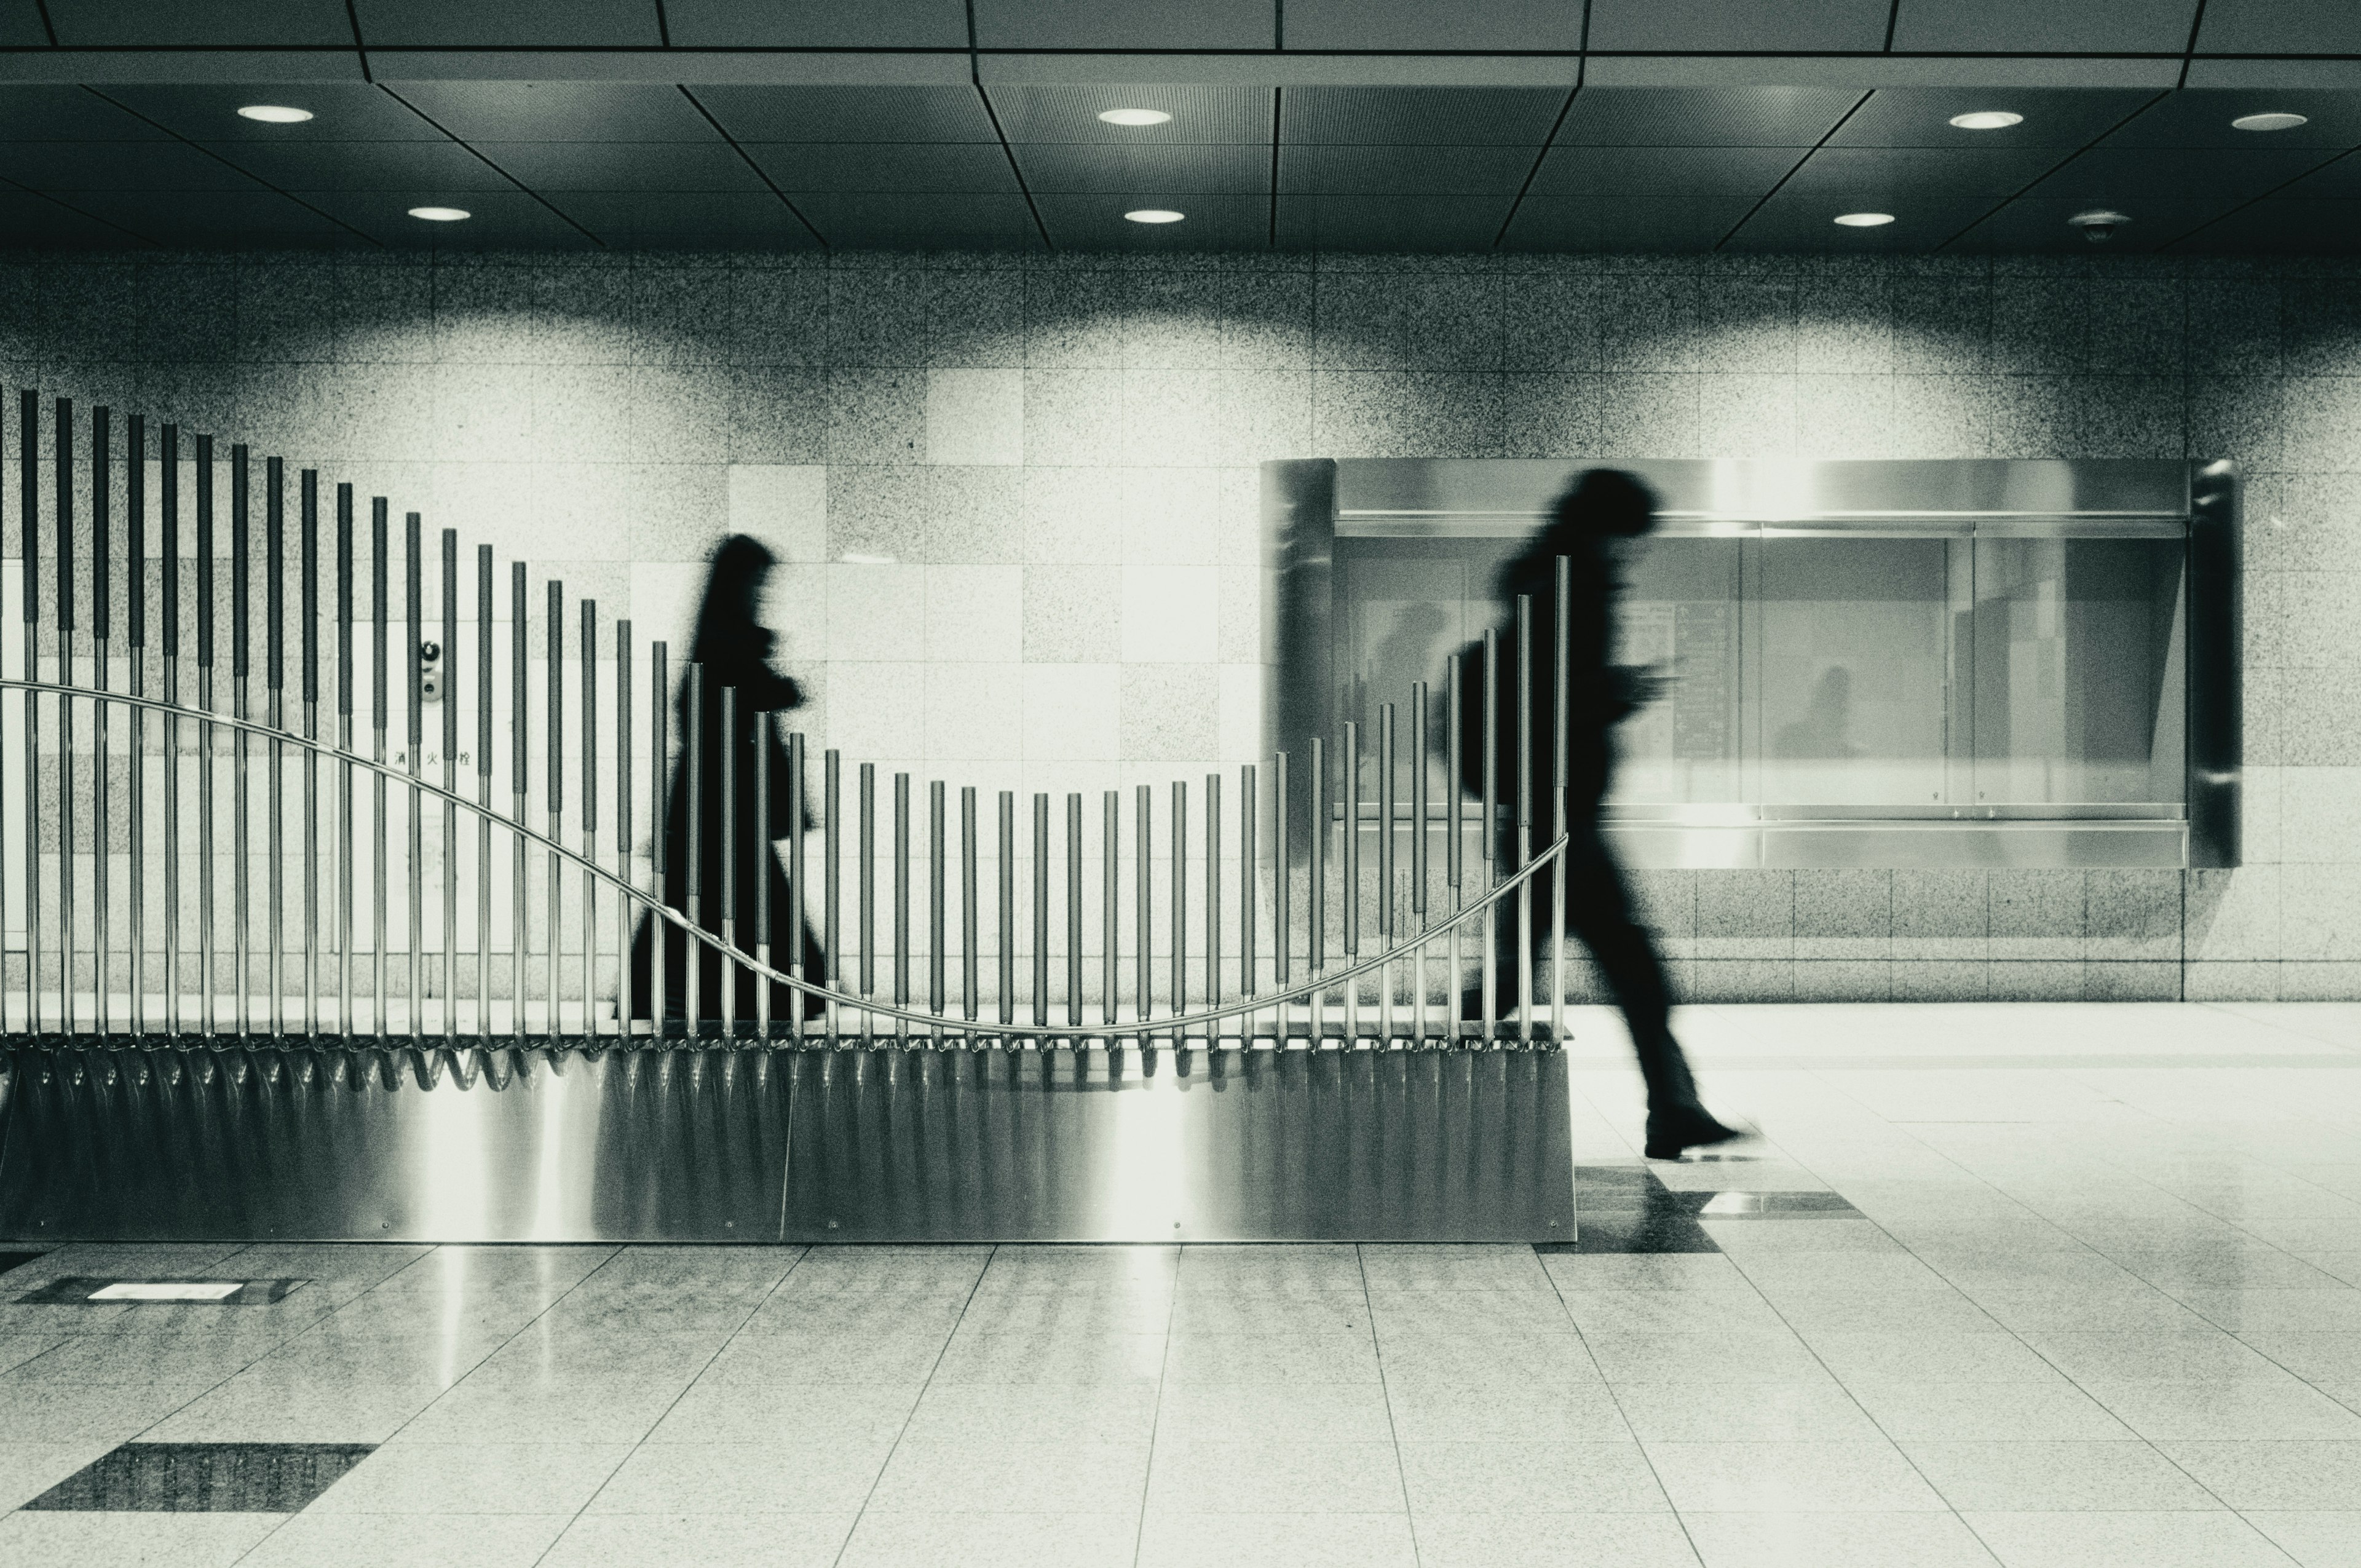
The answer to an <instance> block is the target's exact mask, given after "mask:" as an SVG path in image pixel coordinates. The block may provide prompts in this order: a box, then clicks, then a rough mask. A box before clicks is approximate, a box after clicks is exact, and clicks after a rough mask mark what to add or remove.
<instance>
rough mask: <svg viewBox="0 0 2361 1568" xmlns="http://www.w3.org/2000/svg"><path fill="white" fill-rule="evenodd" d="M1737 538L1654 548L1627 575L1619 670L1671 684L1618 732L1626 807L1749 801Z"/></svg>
mask: <svg viewBox="0 0 2361 1568" xmlns="http://www.w3.org/2000/svg"><path fill="white" fill-rule="evenodd" d="M1743 549H1744V546H1742V545H1741V543H1739V542H1738V541H1737V540H1735V539H1661V538H1660V539H1652V540H1649V541H1647V542H1646V543H1644V544H1642V545H1641V546H1640V547H1639V549H1638V550H1637V551H1636V553H1635V554H1634V556H1633V557H1632V558H1631V560H1630V561H1629V562H1628V563H1627V565H1626V566H1625V569H1624V579H1625V587H1624V592H1623V600H1622V605H1621V615H1620V625H1619V631H1620V641H1619V644H1618V646H1617V648H1616V652H1615V662H1616V663H1619V664H1650V665H1654V666H1656V667H1657V668H1658V669H1659V670H1661V671H1663V672H1664V673H1665V674H1669V675H1670V676H1671V677H1672V685H1671V686H1670V688H1669V689H1668V690H1667V691H1666V692H1665V694H1664V697H1663V698H1662V699H1661V700H1660V701H1658V702H1656V703H1655V704H1654V705H1653V706H1652V707H1645V708H1642V709H1641V710H1640V711H1639V712H1638V713H1635V714H1633V715H1632V716H1631V718H1627V719H1625V720H1624V721H1623V722H1622V723H1621V724H1620V725H1619V726H1617V727H1616V730H1615V740H1616V744H1617V748H1618V750H1619V751H1620V765H1619V766H1618V767H1617V769H1616V773H1615V790H1614V795H1613V797H1612V798H1613V799H1614V801H1615V802H1616V803H1617V804H1618V805H1625V806H1629V805H1635V804H1641V803H1647V804H1655V805H1710V804H1726V803H1729V802H1732V801H1741V800H1744V799H1745V798H1746V790H1745V779H1744V776H1743V770H1742V768H1741V749H1740V736H1741V708H1740V698H1741V691H1742V685H1743V683H1742V679H1741V649H1740V641H1739V633H1740V628H1741V615H1740V611H1739V582H1740V576H1739V571H1740V564H1741V558H1742V555H1741V553H1742V551H1743Z"/></svg>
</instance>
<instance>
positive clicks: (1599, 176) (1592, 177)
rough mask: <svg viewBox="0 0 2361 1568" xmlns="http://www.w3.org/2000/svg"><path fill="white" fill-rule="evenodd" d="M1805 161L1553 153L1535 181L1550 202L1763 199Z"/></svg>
mask: <svg viewBox="0 0 2361 1568" xmlns="http://www.w3.org/2000/svg"><path fill="white" fill-rule="evenodd" d="M1802 156H1803V154H1802V152H1801V150H1800V149H1798V148H1792V147H1567V146H1565V145H1564V144H1560V145H1558V146H1556V147H1553V148H1550V151H1549V156H1548V157H1546V158H1544V159H1542V167H1541V172H1540V173H1538V174H1536V175H1534V176H1533V193H1534V194H1535V195H1546V196H1761V195H1762V194H1763V192H1766V191H1768V190H1770V189H1771V187H1773V185H1776V184H1777V183H1779V181H1782V180H1784V179H1785V178H1786V175H1787V171H1788V170H1791V169H1793V168H1795V162H1796V159H1799V158H1801V157H1802Z"/></svg>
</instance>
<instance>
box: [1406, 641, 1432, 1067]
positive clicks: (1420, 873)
mask: <svg viewBox="0 0 2361 1568" xmlns="http://www.w3.org/2000/svg"><path fill="white" fill-rule="evenodd" d="M1410 735H1411V763H1410V824H1411V831H1410V908H1411V914H1412V915H1414V916H1417V917H1418V929H1419V935H1421V936H1422V937H1423V936H1424V935H1425V934H1426V925H1427V918H1426V905H1427V897H1426V864H1427V842H1426V838H1427V835H1428V834H1429V833H1430V832H1432V831H1433V826H1432V824H1430V823H1429V822H1428V821H1427V819H1426V789H1427V784H1426V683H1425V682H1424V681H1414V682H1412V683H1411V688H1410ZM1426 960H1427V951H1426V944H1425V943H1424V942H1421V943H1419V945H1418V948H1417V950H1416V951H1415V952H1414V953H1412V954H1411V977H1410V983H1411V1005H1412V1006H1413V1007H1414V1008H1415V1009H1416V1012H1417V1021H1416V1023H1415V1024H1414V1025H1412V1026H1413V1027H1414V1028H1415V1029H1416V1030H1417V1031H1418V1038H1419V1039H1421V1040H1426V1039H1428V1038H1431V1037H1432V1036H1430V1035H1429V1034H1428V1032H1427V1023H1426Z"/></svg>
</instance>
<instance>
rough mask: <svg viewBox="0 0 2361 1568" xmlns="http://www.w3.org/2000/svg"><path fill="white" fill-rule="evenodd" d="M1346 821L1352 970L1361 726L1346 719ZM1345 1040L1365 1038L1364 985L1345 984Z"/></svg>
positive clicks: (1356, 941) (1352, 961)
mask: <svg viewBox="0 0 2361 1568" xmlns="http://www.w3.org/2000/svg"><path fill="white" fill-rule="evenodd" d="M1342 761H1343V762H1344V767H1345V819H1344V824H1343V827H1342V828H1341V829H1340V831H1341V832H1342V833H1343V834H1344V836H1345V840H1344V843H1343V845H1342V846H1341V848H1342V849H1343V850H1344V854H1343V856H1342V857H1341V861H1342V863H1341V865H1340V867H1339V869H1340V870H1341V871H1342V872H1344V875H1345V883H1344V886H1343V887H1342V888H1340V889H1338V892H1339V893H1341V894H1343V896H1344V901H1345V968H1346V969H1351V968H1352V967H1353V966H1355V965H1356V964H1357V963H1359V962H1360V961H1361V727H1360V725H1359V724H1358V723H1356V721H1354V720H1352V719H1350V718H1348V719H1346V720H1345V755H1344V757H1343V759H1342ZM1360 1038H1361V982H1360V981H1357V980H1352V981H1345V1039H1346V1040H1348V1041H1350V1042H1353V1043H1355V1044H1358V1043H1359V1041H1360Z"/></svg>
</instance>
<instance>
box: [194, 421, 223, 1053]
mask: <svg viewBox="0 0 2361 1568" xmlns="http://www.w3.org/2000/svg"><path fill="white" fill-rule="evenodd" d="M196 564H197V597H196V603H195V604H194V606H193V607H192V608H193V609H195V611H196V618H197V707H199V708H200V709H201V710H203V712H205V713H207V714H210V713H212V712H213V711H214V438H213V437H212V436H210V435H200V436H198V437H197V551H196ZM219 845H220V839H217V838H216V837H215V836H214V727H213V725H212V724H211V723H210V722H209V721H208V720H205V719H199V720H198V721H197V997H198V1004H199V1005H200V1006H201V1007H203V1009H204V1013H203V1019H204V1025H203V1026H204V1032H205V1034H206V1035H208V1036H210V1035H212V1034H213V1033H214V1027H215V1025H216V1022H217V1018H216V1014H217V1013H218V1011H219V1007H220V999H219V998H218V997H216V996H215V995H214V984H215V981H216V980H217V978H218V977H217V976H216V975H215V973H214V966H215V965H216V963H217V962H218V961H219V956H220V955H219V951H218V948H217V946H216V943H215V940H214V927H215V926H216V925H217V924H218V923H219V921H220V918H221V911H220V910H219V908H218V907H216V905H215V903H214V861H216V860H217V859H218V858H219Z"/></svg>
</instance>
